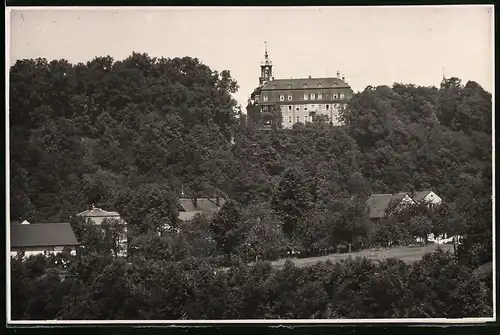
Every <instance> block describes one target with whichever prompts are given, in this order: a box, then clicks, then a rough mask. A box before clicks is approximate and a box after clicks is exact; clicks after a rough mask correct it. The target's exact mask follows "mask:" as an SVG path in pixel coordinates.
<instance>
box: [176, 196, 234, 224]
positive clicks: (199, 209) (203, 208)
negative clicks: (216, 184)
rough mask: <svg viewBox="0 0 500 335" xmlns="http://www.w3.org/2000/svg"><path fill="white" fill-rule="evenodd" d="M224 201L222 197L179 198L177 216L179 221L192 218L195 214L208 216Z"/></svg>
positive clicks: (222, 204)
mask: <svg viewBox="0 0 500 335" xmlns="http://www.w3.org/2000/svg"><path fill="white" fill-rule="evenodd" d="M225 203H226V201H225V200H224V198H221V197H215V198H210V197H208V198H184V197H183V198H180V199H179V216H178V219H179V220H180V221H188V220H192V219H193V218H194V217H195V216H196V215H197V214H205V215H208V216H211V215H213V214H214V213H215V212H217V211H218V210H219V209H220V208H221V207H222V206H224V204H225Z"/></svg>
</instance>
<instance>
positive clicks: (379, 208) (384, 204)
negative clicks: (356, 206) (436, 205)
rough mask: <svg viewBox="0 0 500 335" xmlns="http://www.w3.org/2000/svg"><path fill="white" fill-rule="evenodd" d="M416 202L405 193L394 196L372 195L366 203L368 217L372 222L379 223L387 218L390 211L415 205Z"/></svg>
mask: <svg viewBox="0 0 500 335" xmlns="http://www.w3.org/2000/svg"><path fill="white" fill-rule="evenodd" d="M415 204H416V202H415V201H414V200H413V199H412V197H410V195H409V194H408V193H406V192H399V193H396V194H372V195H371V196H370V197H369V198H368V200H367V201H366V206H367V209H368V217H369V218H370V219H371V220H372V221H380V219H382V218H384V217H387V216H388V215H389V214H390V211H391V210H392V211H398V210H400V209H402V208H404V207H405V206H408V205H415Z"/></svg>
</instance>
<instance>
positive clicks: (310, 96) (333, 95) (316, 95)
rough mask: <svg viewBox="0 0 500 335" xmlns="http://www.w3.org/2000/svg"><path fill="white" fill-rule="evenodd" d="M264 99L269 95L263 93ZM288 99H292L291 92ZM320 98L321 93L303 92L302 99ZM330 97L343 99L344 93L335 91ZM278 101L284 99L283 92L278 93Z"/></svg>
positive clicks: (267, 98) (321, 96)
mask: <svg viewBox="0 0 500 335" xmlns="http://www.w3.org/2000/svg"><path fill="white" fill-rule="evenodd" d="M262 98H263V99H264V101H268V100H269V97H268V96H267V95H264V96H263V97H262ZM287 98H288V100H289V101H290V100H292V99H293V97H292V95H291V94H288V97H287ZM316 99H317V100H322V99H323V94H322V93H318V94H315V93H311V94H308V93H304V100H316ZM332 99H334V100H336V99H345V94H344V93H340V94H337V93H333V94H332ZM280 101H285V95H284V94H280Z"/></svg>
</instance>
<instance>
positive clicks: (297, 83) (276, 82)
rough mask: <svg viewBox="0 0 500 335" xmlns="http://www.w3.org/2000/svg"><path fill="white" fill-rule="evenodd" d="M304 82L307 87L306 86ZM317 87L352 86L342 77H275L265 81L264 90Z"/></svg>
mask: <svg viewBox="0 0 500 335" xmlns="http://www.w3.org/2000/svg"><path fill="white" fill-rule="evenodd" d="M304 84H305V85H306V87H304ZM317 88H350V86H349V85H348V84H347V83H346V82H345V81H343V80H342V79H340V78H297V79H273V80H270V81H268V82H267V83H265V84H264V86H263V87H262V90H287V89H317Z"/></svg>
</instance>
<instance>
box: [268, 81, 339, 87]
mask: <svg viewBox="0 0 500 335" xmlns="http://www.w3.org/2000/svg"><path fill="white" fill-rule="evenodd" d="M316 86H317V87H318V88H321V87H322V86H323V85H322V84H321V83H318V84H317V85H316ZM333 86H338V84H337V83H336V82H334V83H333ZM286 87H288V88H292V84H288V85H286ZM302 87H303V88H307V83H304V84H303V85H302ZM272 88H276V85H275V84H273V85H272Z"/></svg>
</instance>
